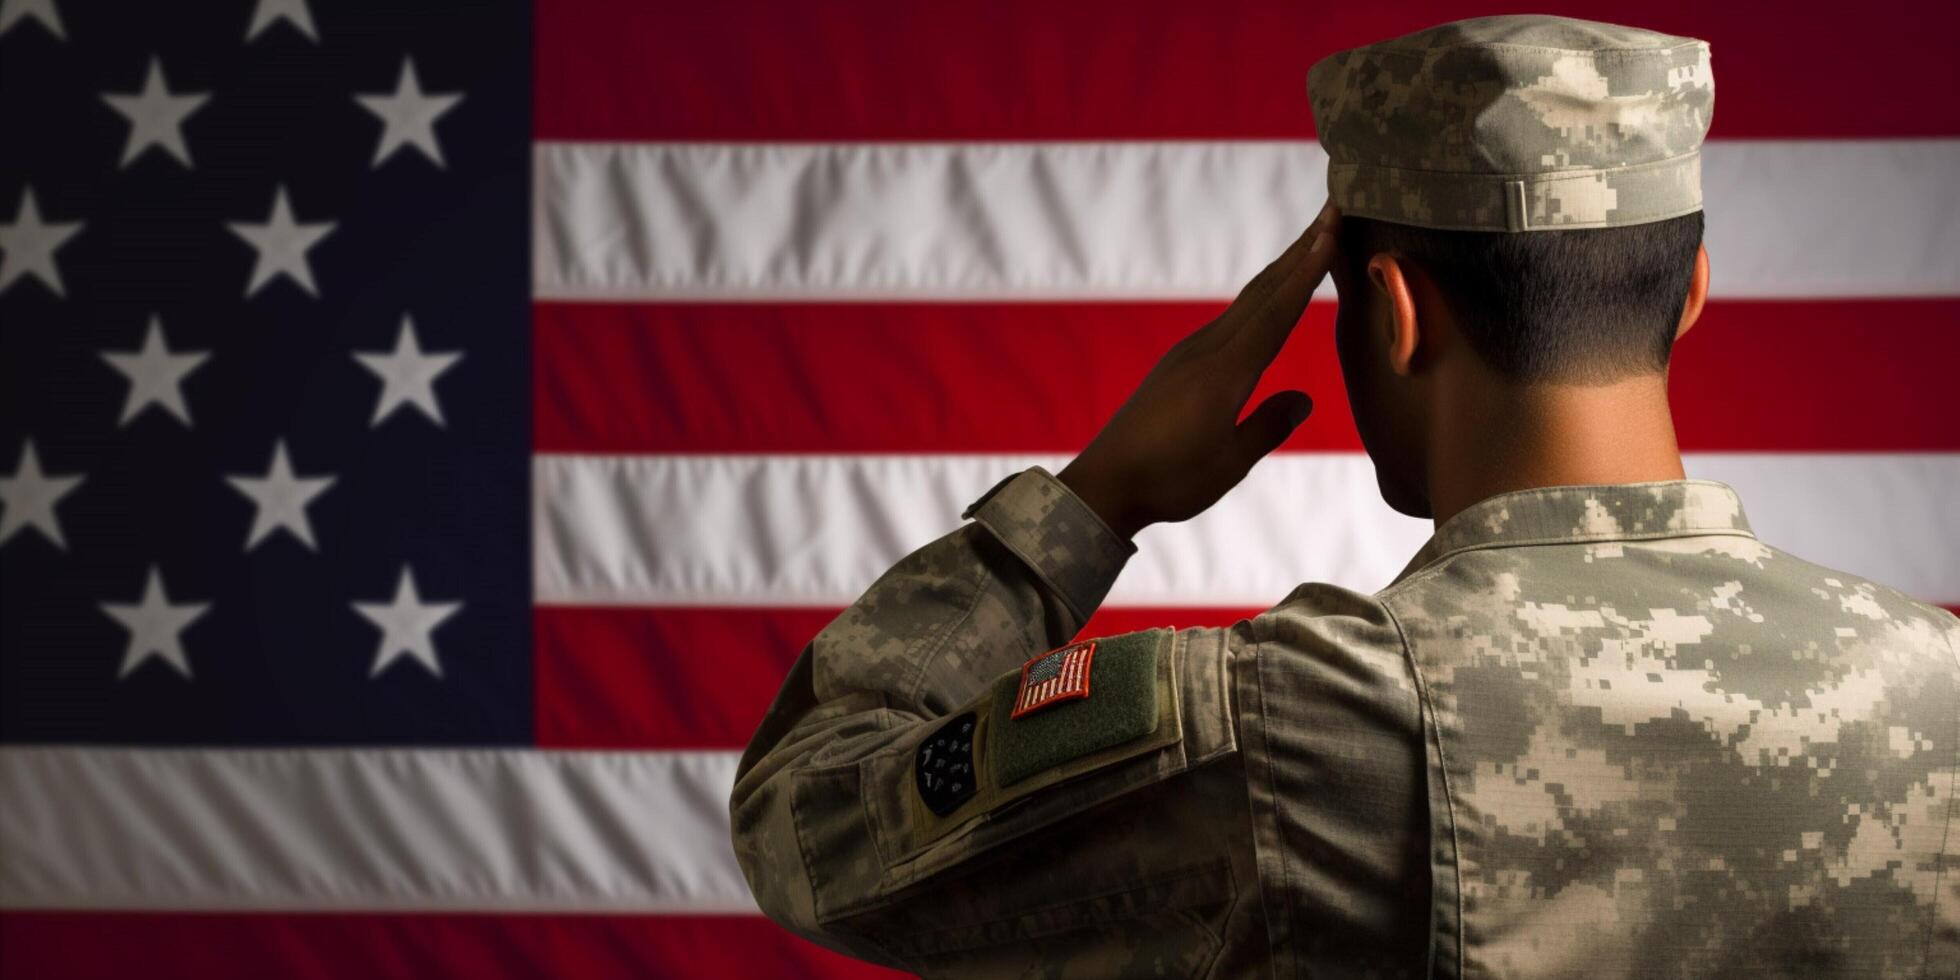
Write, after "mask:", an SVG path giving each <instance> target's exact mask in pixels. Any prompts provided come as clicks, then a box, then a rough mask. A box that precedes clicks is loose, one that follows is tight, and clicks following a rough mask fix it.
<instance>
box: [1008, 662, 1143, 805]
mask: <svg viewBox="0 0 1960 980" xmlns="http://www.w3.org/2000/svg"><path fill="white" fill-rule="evenodd" d="M1170 635H1171V632H1170V631H1169V630H1162V629H1158V630H1146V631H1144V632H1141V633H1125V634H1122V635H1120V636H1113V637H1103V638H1098V639H1097V640H1096V653H1095V659H1094V661H1093V662H1092V663H1091V665H1090V668H1089V670H1090V673H1089V696H1088V697H1086V698H1079V699H1076V700H1072V701H1063V702H1059V703H1056V704H1052V705H1048V706H1045V707H1043V708H1040V709H1039V710H1036V711H1033V712H1030V713H1028V714H1025V715H1022V716H1021V717H1019V718H1014V717H1011V716H1012V713H1013V710H1014V695H1015V692H1016V690H1017V689H1018V687H1019V686H1020V682H1021V678H1020V675H1019V674H1018V673H1015V674H1009V675H1007V676H1005V677H1002V678H1001V679H1000V680H998V681H996V682H995V685H994V692H993V695H994V696H993V705H992V717H990V718H989V720H988V721H989V723H988V725H987V728H988V737H989V742H988V750H989V751H988V756H989V758H990V760H991V761H990V763H989V765H991V767H992V768H993V775H994V782H995V785H997V786H1011V785H1013V784H1015V783H1017V782H1020V781H1021V780H1023V779H1026V778H1028V777H1029V776H1032V775H1034V774H1036V773H1038V772H1041V771H1043V770H1045V769H1049V768H1052V767H1054V766H1057V765H1060V764H1061V763H1064V762H1067V761H1068V760H1070V759H1074V758H1076V757H1078V756H1083V755H1087V754H1089V753H1091V752H1094V751H1096V750H1098V749H1105V748H1108V747H1110V746H1112V745H1120V744H1122V743H1124V742H1127V741H1130V740H1131V739H1136V738H1142V737H1143V736H1145V735H1148V734H1150V733H1151V732H1152V731H1154V730H1155V729H1156V728H1157V703H1158V691H1157V684H1158V678H1159V676H1160V674H1159V672H1158V670H1157V658H1158V657H1162V656H1168V655H1169V650H1168V649H1167V647H1168V646H1169V644H1168V643H1167V642H1166V641H1167V640H1168V639H1169V637H1170Z"/></svg>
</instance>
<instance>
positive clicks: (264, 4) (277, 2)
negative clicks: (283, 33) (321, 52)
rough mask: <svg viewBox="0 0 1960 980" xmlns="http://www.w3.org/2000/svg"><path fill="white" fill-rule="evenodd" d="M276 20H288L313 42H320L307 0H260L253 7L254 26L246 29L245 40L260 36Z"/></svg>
mask: <svg viewBox="0 0 1960 980" xmlns="http://www.w3.org/2000/svg"><path fill="white" fill-rule="evenodd" d="M275 20H284V21H286V22H287V23H289V24H291V25H293V27H294V28H295V29H297V30H298V31H299V32H300V33H301V34H304V35H306V36H307V38H309V39H310V40H312V41H313V43H315V44H318V43H320V35H319V34H318V33H316V32H315V31H314V30H313V15H312V14H310V13H307V12H306V0H259V5H258V6H256V7H254V8H252V26H250V27H248V28H246V29H245V40H246V41H248V42H249V41H250V40H252V39H253V38H255V37H258V36H259V32H260V31H263V30H265V29H266V28H267V27H270V26H272V22H273V21H275Z"/></svg>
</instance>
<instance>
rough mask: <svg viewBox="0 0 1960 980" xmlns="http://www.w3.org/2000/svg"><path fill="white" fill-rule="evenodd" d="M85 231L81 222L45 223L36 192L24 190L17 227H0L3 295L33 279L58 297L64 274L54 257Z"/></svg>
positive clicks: (16, 218) (28, 188)
mask: <svg viewBox="0 0 1960 980" xmlns="http://www.w3.org/2000/svg"><path fill="white" fill-rule="evenodd" d="M81 230H82V223H81V222H79V221H56V222H43V221H42V220H41V209H40V208H38V207H35V205H34V188H32V187H23V188H21V192H20V207H19V208H17V209H16V210H15V211H14V223H13V224H10V225H0V253H5V254H3V255H0V291H4V290H5V289H6V288H7V287H8V286H11V285H13V284H14V280H16V279H19V278H20V277H22V276H33V277H34V278H36V279H39V280H41V281H42V282H44V283H46V284H47V286H48V288H49V289H52V290H54V294H55V295H56V296H61V295H63V293H62V291H61V270H60V269H58V268H56V267H55V264H54V253H55V250H56V249H58V248H60V247H61V245H62V243H63V242H66V241H67V240H68V239H69V237H70V236H72V235H74V234H75V233H76V232H78V231H81Z"/></svg>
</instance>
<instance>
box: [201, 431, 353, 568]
mask: <svg viewBox="0 0 1960 980" xmlns="http://www.w3.org/2000/svg"><path fill="white" fill-rule="evenodd" d="M225 479H227V480H229V481H231V485H232V486H234V487H237V488H238V492H239V493H242V494H244V495H245V496H247V497H250V498H252V503H254V504H257V505H258V508H259V512H258V514H257V516H255V517H253V518H252V533H251V534H250V535H248V536H247V537H246V538H245V550H246V551H250V550H252V549H253V548H254V547H256V546H257V545H258V543H259V542H260V541H263V540H265V536H266V535H268V534H271V533H272V532H273V531H276V530H282V529H283V530H285V531H287V532H288V533H290V534H292V536H293V537H296V538H298V539H299V540H300V543H301V544H304V545H306V546H307V547H308V548H311V549H313V550H315V551H318V550H319V546H318V545H316V544H314V543H313V525H312V523H311V522H309V521H308V520H307V519H306V505H307V504H309V503H312V502H313V498H314V497H317V496H319V495H321V494H323V493H325V492H326V491H327V488H328V487H330V486H332V485H333V481H334V478H333V477H331V476H294V475H293V465H292V463H291V462H290V461H289V460H287V458H286V443H285V440H283V439H275V440H273V443H272V466H271V468H269V469H267V470H266V471H265V475H264V476H257V477H252V476H230V477H226V478H225Z"/></svg>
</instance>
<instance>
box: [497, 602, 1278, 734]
mask: <svg viewBox="0 0 1960 980" xmlns="http://www.w3.org/2000/svg"><path fill="white" fill-rule="evenodd" d="M837 612H838V610H836V609H754V608H727V607H720V608H674V607H662V608H632V607H584V606H541V607H538V608H537V609H536V610H535V615H534V617H533V619H534V621H535V624H536V632H535V635H536V637H537V640H536V649H537V656H536V657H534V658H533V662H534V663H535V665H536V666H535V670H536V674H535V679H536V683H537V716H536V726H537V729H536V736H537V741H538V744H539V745H541V746H543V747H546V748H580V749H596V748H660V749H734V748H741V747H742V746H744V745H746V744H748V741H749V737H750V736H751V735H754V734H755V728H756V725H758V724H760V723H761V721H762V714H763V712H764V711H766V710H767V709H768V707H769V701H770V699H771V698H773V697H775V695H776V689H777V688H778V687H780V686H781V685H782V682H783V676H784V675H785V674H787V673H788V672H789V667H790V664H791V663H793V662H795V660H796V655H797V654H798V653H799V652H801V651H802V649H803V646H804V644H806V643H808V642H810V638H811V637H813V636H815V635H816V634H817V631H818V630H821V629H823V627H824V626H825V625H826V624H827V623H829V622H830V621H831V620H832V619H833V618H835V617H836V615H837ZM1255 612H1257V610H1233V609H1207V608H1197V609H1133V608H1124V609H1106V610H1103V611H1102V612H1099V613H1097V614H1096V615H1095V616H1094V618H1092V619H1091V620H1090V621H1089V625H1088V627H1086V628H1085V629H1084V630H1083V632H1082V635H1083V636H1085V637H1089V636H1102V635H1107V634H1109V633H1120V632H1128V631H1131V630H1138V629H1146V628H1149V627H1152V626H1163V625H1173V624H1174V625H1178V626H1205V625H1224V624H1227V623H1230V622H1233V621H1234V620H1237V619H1239V618H1241V617H1243V616H1249V615H1252V614H1253V613H1255Z"/></svg>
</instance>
